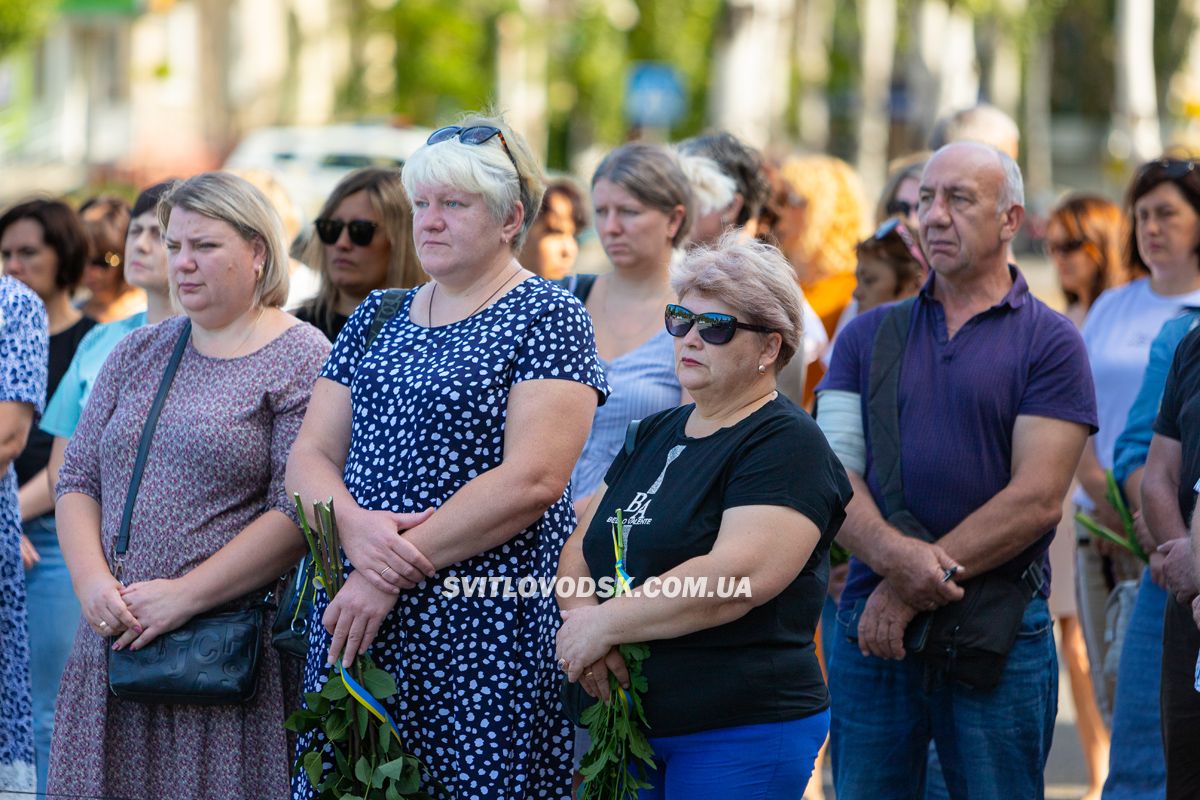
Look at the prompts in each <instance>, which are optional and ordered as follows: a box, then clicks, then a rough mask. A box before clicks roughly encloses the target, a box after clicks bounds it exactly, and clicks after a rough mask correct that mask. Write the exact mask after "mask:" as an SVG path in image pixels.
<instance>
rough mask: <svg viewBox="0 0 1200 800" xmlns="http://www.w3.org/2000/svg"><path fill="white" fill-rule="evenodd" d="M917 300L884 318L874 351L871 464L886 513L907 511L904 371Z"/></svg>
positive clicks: (869, 413)
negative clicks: (902, 468)
mask: <svg viewBox="0 0 1200 800" xmlns="http://www.w3.org/2000/svg"><path fill="white" fill-rule="evenodd" d="M915 302H916V298H915V297H913V298H909V299H908V300H904V301H901V302H899V303H896V304H895V305H894V306H892V307H891V308H890V309H889V310H888V312H887V314H885V315H884V317H883V322H882V323H881V324H880V326H879V330H877V331H876V332H875V341H874V344H873V346H872V348H871V373H870V385H869V388H868V394H867V423H868V426H869V429H870V432H871V465H872V468H873V469H874V471H875V477H876V479H877V480H878V481H879V489H880V491H881V492H882V494H883V509H882V511H883V514H884V516H885V517H888V516H891V515H892V514H895V513H897V512H899V511H903V510H904V482H903V478H902V476H901V474H900V404H899V400H900V368H901V365H902V363H903V361H904V351H905V348H907V347H908V329H909V325H910V320H911V316H912V314H911V312H912V307H913V304H914V303H915Z"/></svg>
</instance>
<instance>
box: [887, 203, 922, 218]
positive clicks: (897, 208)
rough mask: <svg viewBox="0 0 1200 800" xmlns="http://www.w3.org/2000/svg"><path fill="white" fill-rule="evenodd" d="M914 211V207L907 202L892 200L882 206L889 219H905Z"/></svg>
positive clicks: (915, 208)
mask: <svg viewBox="0 0 1200 800" xmlns="http://www.w3.org/2000/svg"><path fill="white" fill-rule="evenodd" d="M916 210H917V207H916V205H915V204H913V203H910V202H908V201H907V200H892V201H891V202H889V203H888V204H887V205H886V206H884V211H886V212H887V215H888V216H889V217H897V216H899V217H907V216H909V215H910V214H912V213H914V212H915V211H916Z"/></svg>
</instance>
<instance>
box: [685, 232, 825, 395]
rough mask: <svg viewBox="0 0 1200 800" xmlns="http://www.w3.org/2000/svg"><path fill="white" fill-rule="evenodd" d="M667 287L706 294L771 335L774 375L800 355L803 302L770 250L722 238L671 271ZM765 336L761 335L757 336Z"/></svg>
mask: <svg viewBox="0 0 1200 800" xmlns="http://www.w3.org/2000/svg"><path fill="white" fill-rule="evenodd" d="M671 288H672V289H673V290H674V291H675V293H676V294H677V295H678V296H679V297H683V296H684V295H686V294H688V293H690V292H700V293H702V294H707V295H712V296H713V297H716V298H717V299H719V300H720V301H721V302H722V303H725V304H726V305H728V306H730V307H732V308H735V309H737V310H738V312H739V314H738V317H739V318H742V316H743V314H744V315H745V318H744V321H746V322H750V323H751V324H754V325H762V326H763V327H765V328H771V329H772V330H774V331H775V332H777V333H778V334H779V335H780V336H781V337H782V338H783V342H782V343H781V344H780V346H779V358H778V359H776V361H775V372H776V374H778V372H779V370H781V369H783V368H784V367H785V366H786V365H787V363H788V362H789V361H791V360H792V357H793V356H794V355H796V353H797V351H799V350H800V347H801V342H802V341H803V339H804V297H803V295H802V294H801V293H800V286H799V285H798V284H797V283H796V273H795V271H794V270H793V269H792V265H791V264H789V263H788V260H787V259H786V258H784V256H783V253H781V252H779V250H778V249H777V248H775V247H773V246H772V245H769V244H765V243H763V242H760V241H757V240H755V239H746V238H744V237H741V236H739V235H738V233H737V232H736V231H731V232H729V233H726V234H725V235H724V236H722V237H721V238H720V240H719V241H718V242H717V243H716V244H715V245H713V246H711V247H697V248H695V249H694V250H691V251H689V252H688V254H687V255H686V256H684V257H683V259H681V260H680V261H679V263H678V264H675V265H674V266H672V267H671ZM757 335H758V336H766V335H767V334H761V333H760V334H757Z"/></svg>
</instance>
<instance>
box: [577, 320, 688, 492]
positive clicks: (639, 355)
mask: <svg viewBox="0 0 1200 800" xmlns="http://www.w3.org/2000/svg"><path fill="white" fill-rule="evenodd" d="M600 363H601V365H602V366H603V367H604V374H605V375H606V376H607V377H608V385H609V388H610V389H611V390H612V394H610V395H609V396H608V402H606V403H605V404H604V405H602V406H600V407H599V408H597V409H596V416H595V417H593V419H592V433H591V435H590V436H588V440H587V443H586V444H585V445H584V446H583V453H582V454H581V455H580V456H579V461H578V462H576V464H575V471H574V472H572V473H571V496H572V497H573V498H575V499H579V498H580V497H587V496H588V495H590V494H591V493H592V492H594V491H596V489H597V488H598V487H599V486H600V483H601V482H602V481H603V480H604V475H605V473H607V472H608V468H609V466H610V465H611V464H612V462H613V459H614V458H616V457H617V453H619V452H620V451H621V447H622V446H623V445H624V444H625V429H626V428H628V427H629V423H630V422H632V421H633V420H635V419H643V418H645V417H648V416H650V415H651V414H654V413H657V412H659V411H663V410H664V409H668V408H674V407H675V406H677V405H679V400H680V396H681V394H682V389H680V387H679V379H678V378H676V377H675V345H674V344H673V340H672V338H671V335H670V334H669V333H667V332H666V330H660V331H659V332H658V333H657V334H655V335H654V336H652V337H651V338H650V339H649V340H647V341H646V342H645V343H644V344H642V345H641V346H640V347H637V348H635V349H633V350H630V351H629V352H628V353H624V354H622V355H620V356H617V357H616V358H614V359H613V360H612V361H604V360H603V359H601V361H600Z"/></svg>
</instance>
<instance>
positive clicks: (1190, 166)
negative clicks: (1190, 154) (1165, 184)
mask: <svg viewBox="0 0 1200 800" xmlns="http://www.w3.org/2000/svg"><path fill="white" fill-rule="evenodd" d="M1152 169H1159V170H1162V173H1163V175H1164V176H1166V177H1167V178H1170V179H1171V180H1179V179H1180V178H1182V177H1183V176H1184V175H1187V174H1188V173H1189V172H1191V171H1193V170H1194V169H1196V162H1195V161H1193V160H1192V159H1190V158H1189V159H1182V158H1160V159H1157V160H1155V161H1147V162H1146V163H1145V164H1143V165H1142V168H1141V170H1140V173H1141V174H1143V175H1144V174H1146V173H1147V172H1149V171H1150V170H1152Z"/></svg>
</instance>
